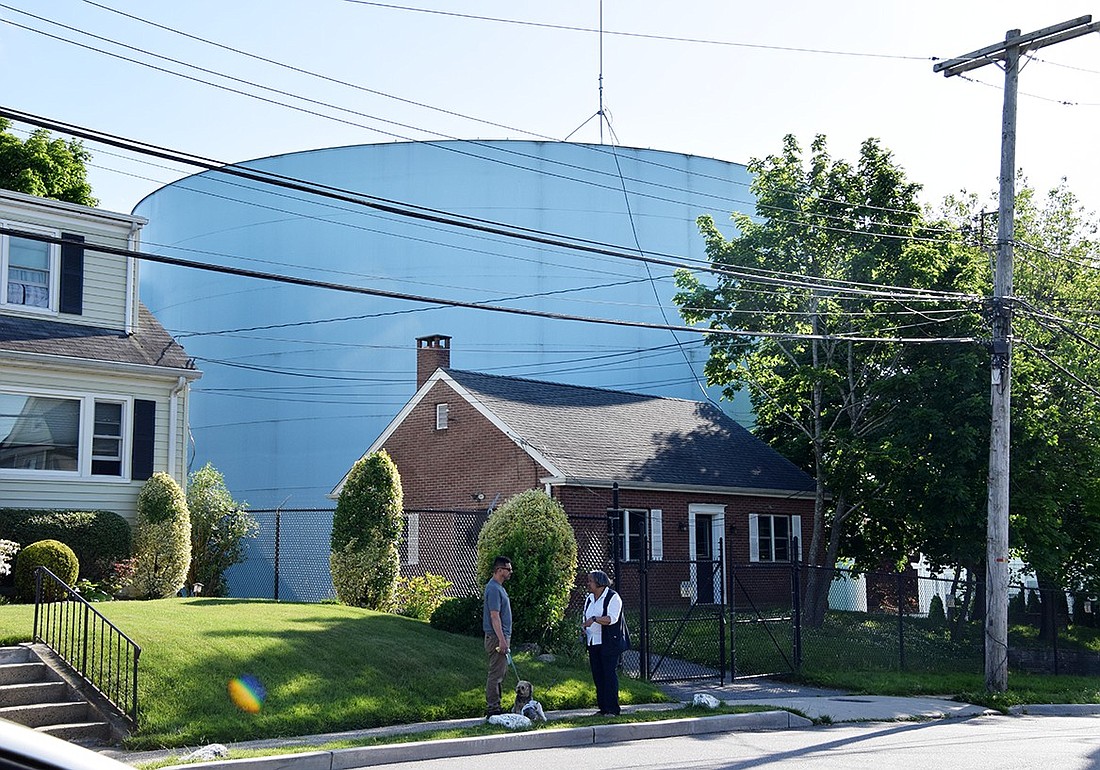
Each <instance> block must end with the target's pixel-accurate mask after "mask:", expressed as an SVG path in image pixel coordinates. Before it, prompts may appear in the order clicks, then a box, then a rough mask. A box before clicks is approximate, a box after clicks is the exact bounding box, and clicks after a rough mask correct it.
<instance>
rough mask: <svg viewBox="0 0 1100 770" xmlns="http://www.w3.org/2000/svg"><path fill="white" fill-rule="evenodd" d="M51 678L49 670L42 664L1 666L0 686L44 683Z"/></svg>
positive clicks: (6, 664)
mask: <svg viewBox="0 0 1100 770" xmlns="http://www.w3.org/2000/svg"><path fill="white" fill-rule="evenodd" d="M49 678H50V674H49V668H48V667H47V666H46V664H45V663H42V662H35V663H4V664H0V685H3V684H26V683H27V682H43V681H46V680H47V679H49Z"/></svg>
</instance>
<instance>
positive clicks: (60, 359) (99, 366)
mask: <svg viewBox="0 0 1100 770" xmlns="http://www.w3.org/2000/svg"><path fill="white" fill-rule="evenodd" d="M2 360H8V361H12V362H14V363H18V364H23V365H26V366H32V367H35V368H40V369H43V368H55V367H65V368H70V369H71V368H73V367H74V366H79V367H80V368H81V369H82V370H85V371H89V370H91V371H99V372H124V373H126V374H134V375H144V376H147V377H157V378H159V379H164V378H165V377H185V378H186V379H188V380H197V379H199V378H200V377H202V371H200V370H199V369H181V368H180V367H177V366H154V365H153V364H130V363H123V362H120V361H101V360H99V359H95V358H76V357H74V356H59V355H55V354H52V353H27V352H24V351H20V350H3V349H0V361H2Z"/></svg>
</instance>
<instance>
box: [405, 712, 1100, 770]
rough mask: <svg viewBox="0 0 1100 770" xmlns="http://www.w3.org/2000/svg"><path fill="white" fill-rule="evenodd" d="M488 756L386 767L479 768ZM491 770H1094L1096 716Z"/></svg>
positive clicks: (622, 753)
mask: <svg viewBox="0 0 1100 770" xmlns="http://www.w3.org/2000/svg"><path fill="white" fill-rule="evenodd" d="M486 759H487V758H486V757H485V756H476V757H456V758H453V759H440V760H430V761H422V762H413V763H403V764H398V765H388V766H387V767H388V768H392V770H398V769H399V768H413V767H415V768H417V769H418V770H437V769H438V770H466V769H467V768H469V769H471V770H472V769H473V768H478V769H479V770H480V768H484V767H485V766H486ZM493 764H494V765H495V766H498V767H506V768H507V767H522V768H523V769H524V770H533V769H534V768H569V770H608V769H610V768H794V767H798V768H800V770H840V769H841V768H845V769H847V768H870V767H874V768H876V769H880V768H950V770H969V769H971V768H972V769H973V770H987V769H988V768H1012V769H1013V770H1026V769H1027V768H1044V769H1045V770H1085V768H1089V769H1093V770H1100V717H1097V716H1085V717H1051V716H1041V717H1029V716H984V717H976V718H973V719H949V720H938V721H933V722H873V723H859V724H838V725H823V726H818V727H812V728H807V729H804V730H788V731H783V732H762V733H727V734H724V735H707V736H686V737H676V738H663V739H654V740H645V741H634V742H630V743H617V744H608V745H604V746H599V745H597V746H587V747H583V748H567V749H544V750H536V751H524V752H515V753H508V754H499V755H496V756H495V757H493Z"/></svg>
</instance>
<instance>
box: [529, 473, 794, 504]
mask: <svg viewBox="0 0 1100 770" xmlns="http://www.w3.org/2000/svg"><path fill="white" fill-rule="evenodd" d="M539 481H540V482H541V483H542V484H543V485H544V486H545V488H546V489H547V490H548V491H549V490H550V488H552V487H564V486H578V487H590V488H596V489H611V486H612V485H613V484H615V483H618V485H619V489H620V490H625V489H635V490H638V491H646V492H696V493H699V492H704V493H707V494H718V495H752V496H755V497H779V498H783V499H787V500H813V499H814V494H815V493H814V491H813V490H812V489H810V490H795V489H766V488H762V487H723V486H711V485H703V484H669V483H663V482H653V481H617V480H613V479H586V478H573V477H570V476H545V477H543V478H541V479H539Z"/></svg>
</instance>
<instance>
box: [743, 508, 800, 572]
mask: <svg viewBox="0 0 1100 770" xmlns="http://www.w3.org/2000/svg"><path fill="white" fill-rule="evenodd" d="M801 531H802V517H801V516H773V515H770V514H762V513H761V514H756V513H754V514H750V515H749V560H750V561H770V562H789V561H791V558H792V549H791V546H792V543H797V545H798V551H799V553H798V557H799V558H801V557H802V554H801V551H802V544H801V543H800V542H798V538H800V537H801Z"/></svg>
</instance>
